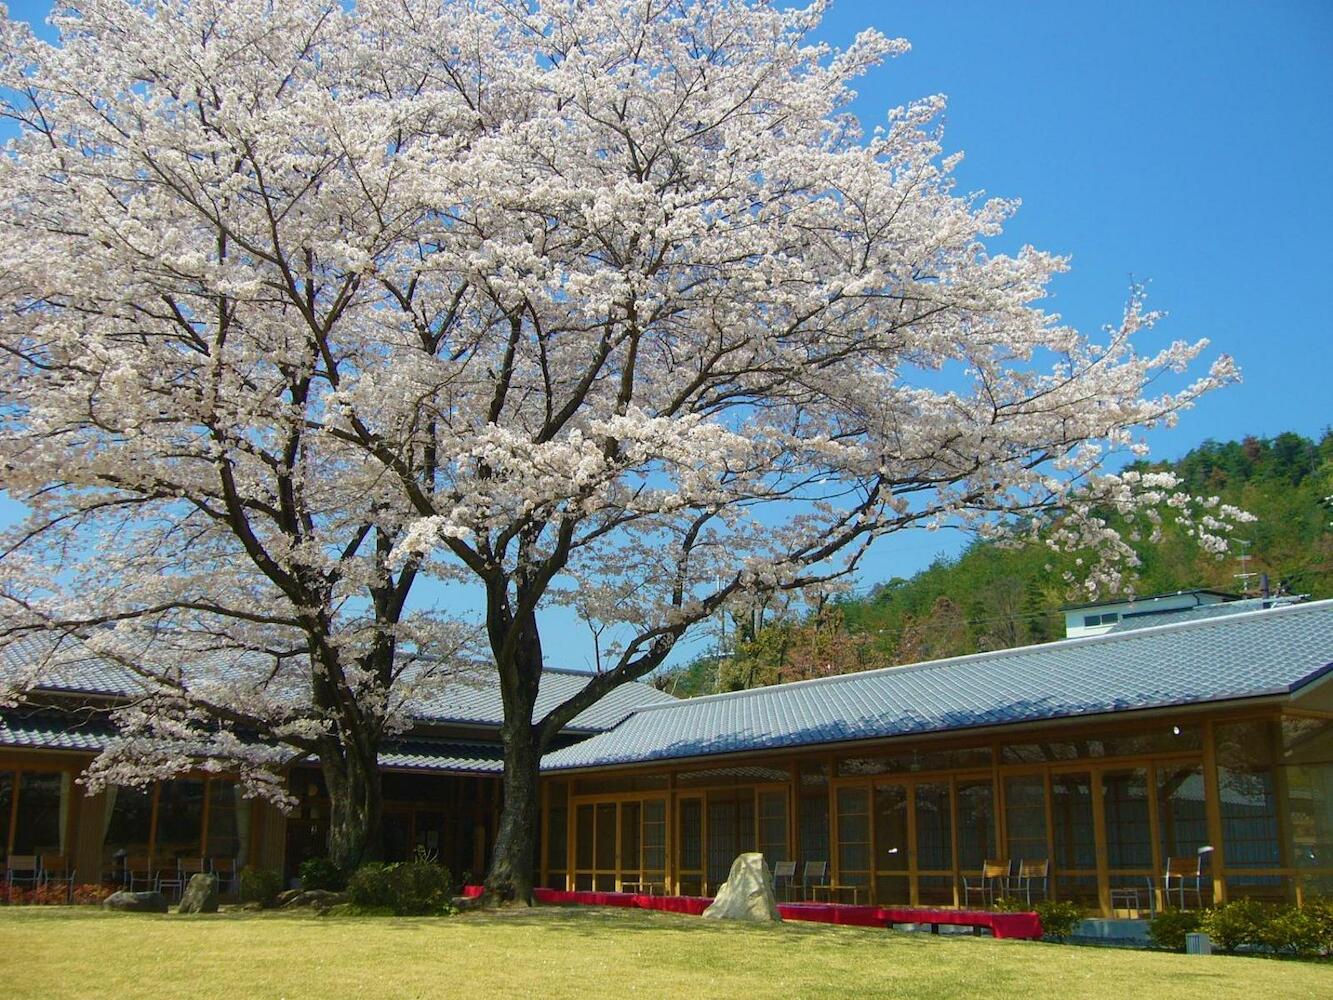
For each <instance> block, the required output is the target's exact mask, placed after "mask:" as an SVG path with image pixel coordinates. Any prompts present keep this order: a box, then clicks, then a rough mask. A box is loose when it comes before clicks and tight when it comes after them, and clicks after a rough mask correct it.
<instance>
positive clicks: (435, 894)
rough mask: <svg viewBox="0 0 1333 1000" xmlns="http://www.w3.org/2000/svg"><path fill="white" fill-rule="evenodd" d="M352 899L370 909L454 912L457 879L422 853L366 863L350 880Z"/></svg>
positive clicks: (414, 913)
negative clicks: (407, 858)
mask: <svg viewBox="0 0 1333 1000" xmlns="http://www.w3.org/2000/svg"><path fill="white" fill-rule="evenodd" d="M347 895H348V898H349V899H350V900H351V901H352V902H353V903H354V904H356V905H357V906H359V907H363V908H366V909H375V908H384V907H387V908H389V909H391V910H392V911H393V912H394V913H395V914H397V915H399V916H426V915H430V914H436V913H448V912H450V905H449V900H450V897H452V896H453V882H452V880H451V879H450V877H449V870H448V869H447V868H442V867H440V866H439V865H437V864H435V863H434V862H433V861H430V860H429V859H428V858H427V857H426V856H425V855H424V854H420V853H419V854H418V855H417V856H416V857H415V858H414V859H413V860H411V861H404V862H400V863H398V864H392V865H386V864H380V863H379V862H371V863H369V864H365V865H362V866H361V867H360V868H358V869H357V870H356V871H355V872H353V873H352V876H351V878H349V879H348V880H347Z"/></svg>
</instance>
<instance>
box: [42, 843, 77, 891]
mask: <svg viewBox="0 0 1333 1000" xmlns="http://www.w3.org/2000/svg"><path fill="white" fill-rule="evenodd" d="M41 862H42V885H61V884H63V885H64V886H65V900H66V901H67V902H68V901H69V900H72V899H73V898H74V876H75V871H74V867H73V865H71V864H70V863H69V858H67V857H65V855H63V854H43V855H42V856H41Z"/></svg>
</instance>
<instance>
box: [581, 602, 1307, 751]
mask: <svg viewBox="0 0 1333 1000" xmlns="http://www.w3.org/2000/svg"><path fill="white" fill-rule="evenodd" d="M1316 610H1333V598H1329V599H1326V600H1322V601H1307V602H1303V603H1299V604H1286V605H1279V606H1277V607H1272V608H1256V609H1255V610H1253V611H1238V612H1236V613H1235V614H1230V615H1218V616H1216V617H1213V618H1202V619H1198V620H1195V621H1183V622H1166V623H1165V624H1162V625H1147V626H1144V627H1143V628H1138V629H1133V630H1131V631H1126V632H1105V633H1103V634H1101V635H1082V636H1074V637H1072V638H1066V639H1057V640H1056V641H1055V642H1034V643H1029V644H1028V645H1026V646H1010V647H1008V648H1006V649H988V650H985V651H984V652H980V653H965V654H963V655H962V656H950V657H945V658H944V659H940V660H925V661H923V662H921V663H907V664H902V665H900V666H892V667H879V668H877V669H875V670H857V671H854V672H853V673H849V674H836V675H834V676H832V677H810V678H807V679H805V680H799V681H787V682H786V683H783V684H770V685H768V686H767V687H760V688H748V689H746V690H744V691H723V692H720V693H718V694H706V695H701V696H700V697H698V698H681V699H678V700H677V701H675V702H655V703H653V704H648V705H642V706H640V707H637V708H634V709H631V711H630V713H629V715H627V716H626V717H625V718H624V719H622V720H621V722H620V723H618V724H617V725H616V726H614V727H613V728H612V729H608V730H606V732H608V733H609V732H613V731H614V730H615V729H618V728H620V725H623V724H624V723H625V722H627V721H629V719H630V718H631V717H632V716H634V715H637V714H638V713H640V712H651V711H660V710H663V709H671V708H681V707H683V706H686V705H697V704H701V703H703V702H712V701H728V700H743V699H745V698H747V697H755V696H758V695H764V694H768V693H770V692H773V691H780V690H790V689H792V688H798V687H813V686H815V685H819V684H824V685H831V684H845V683H849V682H853V681H855V680H857V679H858V678H862V677H877V676H883V675H886V674H900V673H904V672H924V671H928V670H940V669H943V668H945V667H951V666H957V665H958V664H960V663H977V662H981V661H984V660H993V659H998V658H1000V657H1004V656H1013V655H1016V654H1019V653H1024V652H1030V651H1032V650H1053V649H1068V648H1070V647H1081V646H1091V645H1098V644H1101V643H1108V642H1109V643H1114V642H1127V641H1130V640H1133V639H1143V638H1147V637H1150V636H1154V635H1161V634H1163V633H1166V632H1174V631H1184V630H1189V629H1204V628H1211V627H1213V626H1217V625H1223V624H1228V623H1230V622H1235V621H1239V620H1241V619H1247V618H1257V617H1261V616H1282V615H1291V614H1300V613H1304V612H1308V611H1316Z"/></svg>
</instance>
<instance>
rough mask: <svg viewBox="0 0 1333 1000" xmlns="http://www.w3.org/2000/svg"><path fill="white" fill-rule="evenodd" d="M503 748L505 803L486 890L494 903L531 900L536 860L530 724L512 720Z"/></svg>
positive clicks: (536, 753)
mask: <svg viewBox="0 0 1333 1000" xmlns="http://www.w3.org/2000/svg"><path fill="white" fill-rule="evenodd" d="M502 735H503V739H504V751H505V771H504V808H503V810H502V811H501V813H500V828H499V830H498V831H497V832H496V835H495V850H494V852H493V853H492V854H491V868H490V871H489V872H488V873H487V874H486V895H487V896H488V897H490V899H491V900H493V901H495V902H510V901H512V902H517V903H524V904H528V905H531V903H532V887H533V884H534V882H535V881H536V879H535V877H534V873H535V870H536V860H537V850H536V848H537V834H538V824H539V823H540V822H541V805H540V797H539V795H538V777H539V776H538V767H539V766H540V764H541V749H540V746H539V740H538V738H537V735H536V733H535V732H534V728H533V726H532V725H531V724H526V725H525V724H524V722H523V720H517V721H516V722H515V724H514V725H513V726H512V727H511V726H506V727H505V729H504V731H503V733H502Z"/></svg>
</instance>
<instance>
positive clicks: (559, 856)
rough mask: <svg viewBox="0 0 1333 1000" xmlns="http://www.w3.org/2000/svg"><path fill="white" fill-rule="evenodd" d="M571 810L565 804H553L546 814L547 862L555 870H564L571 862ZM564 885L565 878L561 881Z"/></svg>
mask: <svg viewBox="0 0 1333 1000" xmlns="http://www.w3.org/2000/svg"><path fill="white" fill-rule="evenodd" d="M568 824H569V812H568V810H567V808H566V807H565V805H564V804H563V803H562V804H561V805H552V806H551V807H550V809H549V810H548V812H547V815H546V844H547V847H546V864H547V867H548V868H550V870H551V871H553V872H563V871H564V870H565V866H566V865H567V864H568V863H569V861H568V858H569V855H568V853H567V852H568V850H569V825H568ZM560 884H561V887H563V886H564V879H563V878H562V879H561V881H560Z"/></svg>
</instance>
